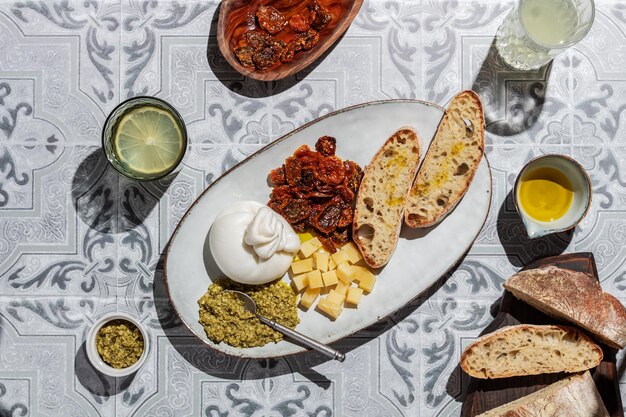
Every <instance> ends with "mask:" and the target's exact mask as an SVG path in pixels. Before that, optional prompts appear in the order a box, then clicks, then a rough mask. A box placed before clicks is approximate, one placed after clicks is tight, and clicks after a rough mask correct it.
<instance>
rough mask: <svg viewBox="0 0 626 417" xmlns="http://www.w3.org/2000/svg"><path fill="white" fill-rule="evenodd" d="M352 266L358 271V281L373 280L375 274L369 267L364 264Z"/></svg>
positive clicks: (356, 278) (356, 277)
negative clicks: (363, 265)
mask: <svg viewBox="0 0 626 417" xmlns="http://www.w3.org/2000/svg"><path fill="white" fill-rule="evenodd" d="M352 268H354V270H355V272H356V276H355V277H354V279H355V280H356V281H359V282H361V281H371V280H372V278H373V277H374V274H372V272H371V271H370V270H369V269H367V268H364V267H362V266H353V267H352Z"/></svg>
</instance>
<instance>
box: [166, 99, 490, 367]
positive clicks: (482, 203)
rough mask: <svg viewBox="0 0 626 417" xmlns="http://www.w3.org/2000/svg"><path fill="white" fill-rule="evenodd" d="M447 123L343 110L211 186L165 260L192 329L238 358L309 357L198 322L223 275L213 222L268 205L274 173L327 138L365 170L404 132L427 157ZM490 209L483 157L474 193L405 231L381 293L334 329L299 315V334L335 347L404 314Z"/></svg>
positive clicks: (379, 108)
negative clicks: (244, 203) (220, 335)
mask: <svg viewBox="0 0 626 417" xmlns="http://www.w3.org/2000/svg"><path fill="white" fill-rule="evenodd" d="M442 116H443V108H441V107H439V106H437V105H435V104H430V103H426V102H422V101H414V100H389V101H379V102H373V103H366V104H362V105H358V106H354V107H350V108H347V109H344V110H339V111H337V112H334V113H331V114H329V115H327V116H324V117H321V118H319V119H317V120H315V121H313V122H310V123H308V124H306V125H304V126H303V127H301V128H299V129H297V130H295V131H294V132H292V133H289V134H287V135H286V136H284V137H282V138H280V139H278V140H277V141H275V142H273V143H272V144H270V145H268V146H267V147H265V148H263V149H262V150H260V151H259V152H257V153H255V154H254V155H252V156H251V157H250V158H248V159H246V160H245V161H243V162H242V163H240V164H239V165H237V166H235V167H234V168H233V169H231V170H230V171H228V172H227V173H225V174H224V175H223V176H222V177H220V178H219V179H218V180H216V181H215V182H214V183H213V184H211V186H210V187H209V188H207V189H206V190H205V191H204V192H203V193H202V194H201V195H200V197H199V198H198V199H197V200H196V201H195V202H194V204H193V205H192V206H191V208H190V209H189V211H188V212H187V213H186V214H185V216H184V217H183V218H182V220H181V222H180V223H179V225H178V227H177V228H176V230H175V231H174V234H173V236H172V238H171V239H170V242H169V245H168V249H167V253H166V261H165V284H166V288H167V291H168V294H169V297H170V300H171V302H172V305H173V306H174V308H175V309H176V311H177V313H178V315H179V316H180V318H181V319H182V321H183V322H184V323H185V325H186V326H187V327H188V328H189V329H190V330H191V331H192V332H193V333H195V334H196V336H198V337H199V338H200V339H202V340H203V341H204V342H205V343H206V344H207V345H209V346H211V347H213V348H215V349H217V350H219V351H222V352H225V353H228V354H231V355H235V356H242V357H253V358H267V357H276V356H283V355H288V354H293V353H297V352H301V351H304V350H305V349H304V348H302V347H300V346H298V345H295V344H292V343H290V342H287V341H282V342H280V343H276V344H274V343H270V344H268V345H265V346H262V347H257V348H247V349H238V348H234V347H232V346H228V345H226V344H224V343H220V344H219V345H218V344H215V343H213V342H211V341H210V340H209V339H208V338H207V337H206V334H205V332H204V329H203V328H202V326H201V325H200V324H199V323H198V318H199V317H198V305H197V302H196V301H197V300H198V299H199V298H200V297H201V296H202V295H203V294H204V293H205V292H206V289H207V287H208V286H209V285H210V283H211V281H212V280H213V279H217V278H220V277H221V276H222V275H221V273H220V271H219V269H218V268H217V267H216V266H215V263H214V262H213V260H212V258H211V253H210V250H209V245H208V242H207V241H208V239H207V235H208V233H209V229H210V227H211V224H212V222H213V219H214V218H215V216H216V215H217V213H219V211H220V210H221V209H222V208H224V207H225V206H227V205H229V204H231V203H232V202H234V201H238V200H257V201H260V202H263V203H265V202H267V201H268V199H269V194H270V191H271V188H270V186H269V185H268V183H267V175H268V173H269V171H270V170H271V169H273V168H276V167H278V166H280V165H282V164H283V162H284V160H285V158H287V157H288V156H290V155H292V154H293V152H294V151H295V150H296V148H298V147H299V146H300V145H303V144H307V145H309V146H310V147H311V148H313V147H314V145H315V142H316V141H317V139H318V138H319V137H320V136H324V135H330V136H334V137H335V138H336V139H337V155H338V156H339V157H340V158H342V159H350V160H353V161H355V162H357V163H358V164H360V165H361V166H363V167H364V166H365V165H366V164H367V163H368V162H369V161H370V159H371V158H372V157H373V156H374V154H375V153H376V151H377V150H378V149H379V148H380V146H381V145H382V144H383V143H384V142H385V141H386V140H387V139H388V138H389V136H390V135H391V134H393V133H394V132H395V131H396V130H397V129H398V128H400V127H402V126H412V127H414V128H415V129H416V130H417V131H418V133H419V135H420V137H421V141H422V146H423V149H424V152H423V154H425V153H426V152H425V150H426V148H427V147H428V145H429V143H430V141H431V140H432V137H433V136H434V134H435V131H436V129H437V126H438V124H439V121H440V120H441V117H442ZM490 203H491V174H490V171H489V165H488V162H487V160H486V158H483V160H482V162H481V163H480V165H479V167H478V171H477V172H476V175H475V177H474V180H473V182H472V184H471V186H470V187H469V189H468V192H467V194H466V195H465V197H464V198H463V199H462V200H461V202H460V203H459V204H458V206H457V207H456V209H455V210H454V211H453V212H452V213H451V214H450V215H449V216H448V217H446V218H445V220H444V221H443V222H441V223H440V224H439V225H437V226H435V227H433V228H430V229H423V230H420V229H416V230H411V229H408V228H406V227H405V228H403V231H402V233H401V238H400V240H399V242H398V246H397V249H396V251H395V253H394V255H393V256H392V258H391V261H390V262H389V263H388V264H387V265H386V266H385V267H384V268H383V269H381V270H380V271H379V275H378V280H377V283H376V285H375V287H374V290H373V291H372V293H371V294H369V295H367V296H366V297H363V299H362V301H361V303H360V304H359V306H358V308H357V309H344V311H343V313H342V314H341V316H339V318H338V319H337V320H336V321H334V322H333V321H330V320H329V319H328V318H326V317H324V316H323V315H322V314H320V313H319V312H317V311H315V310H313V309H310V310H309V311H308V312H303V311H299V315H300V319H301V322H300V324H299V325H298V326H297V330H298V331H300V332H302V333H304V334H306V335H307V336H310V337H312V338H314V339H317V340H319V341H320V342H322V343H331V342H333V341H335V340H338V339H341V338H343V337H345V336H348V335H350V334H352V333H354V332H356V331H358V330H360V329H363V328H365V327H367V326H368V325H371V324H372V323H374V322H376V321H377V320H379V319H381V318H382V317H385V316H387V315H389V314H391V313H393V312H394V311H396V310H398V309H399V308H401V307H402V306H404V305H405V304H406V303H408V302H409V301H410V300H412V299H413V298H415V297H416V296H418V295H419V294H420V293H421V292H422V291H424V290H425V289H426V288H428V287H429V286H430V285H432V284H433V283H434V282H435V281H436V280H437V279H438V278H439V277H441V276H442V275H443V274H445V273H446V272H447V271H448V270H449V269H450V268H451V267H452V266H453V265H454V264H455V263H456V262H457V261H458V260H459V259H460V258H461V256H463V254H464V253H465V252H466V251H467V250H468V249H469V248H470V246H471V245H472V243H473V242H474V239H475V238H476V236H477V235H478V233H479V231H480V229H481V228H482V225H483V224H484V222H485V219H486V217H487V213H488V211H489V205H490ZM284 279H285V281H288V278H287V277H285V278H284Z"/></svg>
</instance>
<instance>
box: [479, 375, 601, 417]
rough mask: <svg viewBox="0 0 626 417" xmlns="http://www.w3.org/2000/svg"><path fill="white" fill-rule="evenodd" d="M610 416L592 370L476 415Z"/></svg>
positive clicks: (541, 416) (532, 416)
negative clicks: (594, 380) (592, 376)
mask: <svg viewBox="0 0 626 417" xmlns="http://www.w3.org/2000/svg"><path fill="white" fill-rule="evenodd" d="M561 416H568V417H609V412H608V411H607V409H606V407H605V406H604V403H603V402H602V397H600V394H599V393H598V389H597V388H596V384H595V383H594V382H593V378H591V374H590V373H589V371H587V372H585V373H583V374H576V375H571V376H569V377H567V378H564V379H561V380H560V381H557V382H555V383H554V384H551V385H548V386H547V387H545V388H542V389H540V390H539V391H536V392H533V393H532V394H529V395H527V396H525V397H522V398H519V399H517V400H515V401H512V402H510V403H508V404H504V405H502V406H500V407H497V408H494V409H492V410H489V411H487V412H485V413H482V414H479V415H478V416H477V417H561Z"/></svg>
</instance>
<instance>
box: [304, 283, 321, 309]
mask: <svg viewBox="0 0 626 417" xmlns="http://www.w3.org/2000/svg"><path fill="white" fill-rule="evenodd" d="M319 294H320V289H319V288H307V289H306V291H305V292H303V293H302V296H301V297H300V306H301V307H302V308H305V309H307V310H308V309H309V308H311V306H312V305H313V303H314V302H315V300H316V299H317V296H318V295H319Z"/></svg>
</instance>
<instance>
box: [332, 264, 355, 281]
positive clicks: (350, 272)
mask: <svg viewBox="0 0 626 417" xmlns="http://www.w3.org/2000/svg"><path fill="white" fill-rule="evenodd" d="M356 273H357V271H356V270H355V269H354V268H353V267H352V265H350V264H348V263H342V264H341V265H339V266H338V267H337V278H339V279H340V280H342V281H343V282H345V283H346V284H349V283H351V282H352V281H353V280H354V279H355V278H356Z"/></svg>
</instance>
